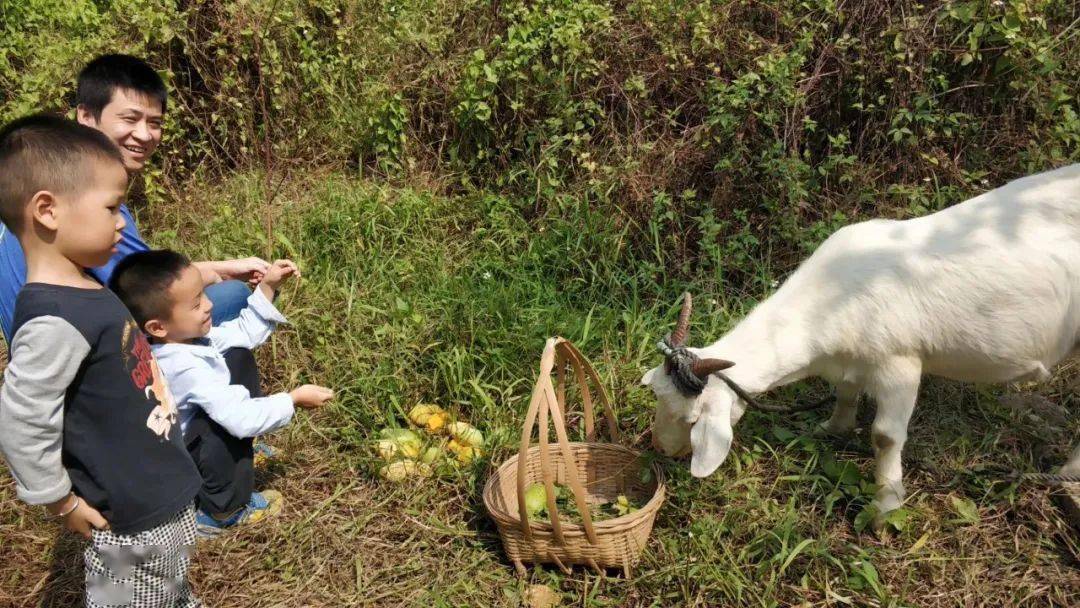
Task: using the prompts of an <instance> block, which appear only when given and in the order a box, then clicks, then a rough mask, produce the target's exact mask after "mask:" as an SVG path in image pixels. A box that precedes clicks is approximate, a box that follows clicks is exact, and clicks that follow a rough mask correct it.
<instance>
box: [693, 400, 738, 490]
mask: <svg viewBox="0 0 1080 608" xmlns="http://www.w3.org/2000/svg"><path fill="white" fill-rule="evenodd" d="M732 435H733V432H732V429H731V416H728V415H718V414H717V413H716V412H710V411H708V410H707V409H706V411H705V412H704V413H703V414H702V415H701V416H699V417H698V419H697V422H695V423H694V426H693V427H691V428H690V447H692V448H693V450H694V455H693V457H691V459H690V474H691V475H693V476H694V477H708V476H709V475H712V474H713V472H714V471H716V469H717V468H718V467H719V466H720V465H721V464H723V463H724V460H726V459H727V455H728V452H729V451H731V438H732Z"/></svg>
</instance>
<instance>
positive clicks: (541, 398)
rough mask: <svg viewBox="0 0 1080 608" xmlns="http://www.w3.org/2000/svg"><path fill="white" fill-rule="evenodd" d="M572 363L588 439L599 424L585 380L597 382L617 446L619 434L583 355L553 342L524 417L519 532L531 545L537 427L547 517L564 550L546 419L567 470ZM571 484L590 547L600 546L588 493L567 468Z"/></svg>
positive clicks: (548, 344) (572, 468)
mask: <svg viewBox="0 0 1080 608" xmlns="http://www.w3.org/2000/svg"><path fill="white" fill-rule="evenodd" d="M568 362H569V364H570V366H571V367H572V368H573V370H574V375H575V377H576V379H577V381H578V382H579V384H580V386H581V395H582V405H583V410H584V417H585V435H586V438H587V440H588V441H595V435H596V433H595V420H594V414H593V405H592V395H591V393H590V391H589V386H588V384H587V383H586V381H585V378H586V376H588V377H589V379H591V380H592V381H593V383H594V384H595V386H596V389H597V392H598V394H599V398H600V403H601V405H602V407H603V409H604V418H605V419H606V420H607V426H608V431H609V433H610V434H611V436H612V439H613V440H616V441H618V439H619V432H618V426H617V424H616V422H615V415H614V411H613V410H612V408H611V402H610V400H609V399H608V396H607V392H606V391H605V390H604V386H603V384H602V383H601V382H600V377H599V375H598V374H597V373H596V370H595V369H594V368H593V367H592V365H590V364H589V362H588V361H587V360H586V359H585V358H584V357H583V356H582V355H581V352H580V351H578V349H577V348H575V347H574V345H573V344H571V343H570V342H568V341H566V340H564V339H563V338H560V337H555V338H550V339H548V341H547V342H546V343H545V345H544V352H543V354H542V355H541V357H540V375H539V376H538V378H537V381H536V385H535V387H533V393H532V398H531V399H530V401H529V409H528V412H527V413H526V414H525V424H524V426H523V427H522V432H521V448H520V451H519V453H518V476H517V495H518V515H519V517H520V519H521V530H522V534H524V536H525V538H526V540H529V541H531V540H532V530H531V529H530V527H529V515H528V510H527V509H526V507H525V477H526V471H527V464H528V462H527V460H526V457H527V454H528V450H529V442H530V439H531V438H532V429H533V427H534V426H535V425H536V424H537V422H539V428H538V429H537V435H538V440H539V441H538V443H539V445H540V473H541V477H542V478H543V482H544V489H545V490H546V491H547V507H548V513H550V514H551V526H552V531H553V532H554V535H555V540H556V542H558V543H559V544H560V545H565V544H566V540H565V538H564V536H563V531H562V522H561V521H560V519H559V513H558V508H557V507H556V505H555V483H554V476H553V475H552V470H551V462H550V456H549V454H548V449H547V446H548V440H549V433H550V430H549V428H548V415H549V414H550V416H551V421H552V425H553V426H554V427H555V436H556V441H557V442H558V445H559V450H560V451H561V452H562V457H563V460H564V462H566V463H567V464H568V465H569V464H571V463H573V456H572V453H571V451H570V440H569V437H568V434H567V432H566V421H565V412H566V386H565V370H566V364H567V363H568ZM556 367H557V370H558V371H557V379H558V389H556V388H555V387H554V386H552V383H551V372H552V369H553V368H556ZM566 476H567V482H568V484H569V486H570V490H571V491H572V492H573V494H574V502H575V503H576V504H577V507H578V511H579V512H580V513H581V515H582V524H583V526H584V528H585V535H586V536H587V537H588V539H589V542H590V543H592V544H594V545H595V544H597V537H596V529H595V527H594V526H593V521H592V516H591V515H590V514H589V508H588V503H587V502H586V500H585V496H586V494H585V488H584V486H583V485H582V484H581V480H580V479H579V478H578V472H577V467H575V466H567V467H566Z"/></svg>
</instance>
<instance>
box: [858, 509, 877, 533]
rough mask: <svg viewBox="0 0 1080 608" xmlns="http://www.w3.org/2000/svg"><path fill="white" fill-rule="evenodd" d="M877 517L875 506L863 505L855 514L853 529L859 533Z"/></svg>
mask: <svg viewBox="0 0 1080 608" xmlns="http://www.w3.org/2000/svg"><path fill="white" fill-rule="evenodd" d="M875 517H877V507H875V506H873V505H872V504H870V505H866V506H865V507H863V510H862V511H859V514H858V515H856V516H855V531H856V532H859V533H861V532H862V531H863V530H865V529H866V527H867V526H869V525H870V523H871V522H872V521H874V518H875Z"/></svg>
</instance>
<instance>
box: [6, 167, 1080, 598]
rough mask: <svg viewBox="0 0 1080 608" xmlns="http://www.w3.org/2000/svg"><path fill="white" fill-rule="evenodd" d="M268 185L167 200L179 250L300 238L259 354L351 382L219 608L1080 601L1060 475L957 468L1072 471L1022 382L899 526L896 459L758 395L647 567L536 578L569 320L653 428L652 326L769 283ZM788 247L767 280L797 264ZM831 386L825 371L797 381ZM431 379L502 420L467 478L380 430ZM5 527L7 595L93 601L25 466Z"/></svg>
mask: <svg viewBox="0 0 1080 608" xmlns="http://www.w3.org/2000/svg"><path fill="white" fill-rule="evenodd" d="M263 183H264V180H263V179H262V177H261V176H259V175H240V176H238V177H236V178H235V179H233V180H232V181H230V182H228V183H226V184H224V185H222V186H215V187H210V186H206V185H194V186H191V189H190V190H189V191H187V192H182V193H175V195H176V196H175V199H176V200H175V202H174V203H172V204H170V205H169V206H167V207H165V206H158V207H154V208H151V209H147V210H143V211H142V212H141V216H142V217H141V221H142V225H143V226H144V232H145V233H146V234H149V235H151V236H152V241H153V242H154V243H155V244H156V245H159V246H172V247H177V248H180V249H182V250H184V251H185V252H187V253H189V254H191V255H192V256H194V257H196V258H221V257H227V256H239V255H246V254H259V255H264V256H271V257H272V256H288V257H291V258H293V259H294V260H296V261H297V262H298V263H299V264H300V265H301V267H302V269H303V272H304V277H303V279H302V280H301V281H300V282H298V283H296V284H294V285H292V286H287V287H286V288H285V290H284V292H283V295H282V299H281V301H280V302H281V304H280V305H281V307H282V308H283V310H284V312H285V313H286V314H287V316H289V317H290V319H291V321H292V325H290V326H289V327H288V328H285V329H283V330H282V331H280V332H279V333H278V334H277V335H276V337H275V338H274V339H273V340H272V342H271V343H270V344H268V345H267V346H265V347H263V349H261V350H260V352H259V357H260V359H261V362H262V364H263V368H264V370H265V373H264V383H265V384H266V386H267V388H269V389H271V390H277V389H283V388H287V387H292V386H294V385H296V384H298V383H301V382H318V383H323V384H327V385H329V386H332V387H334V388H335V389H337V391H338V394H339V397H338V399H336V401H335V403H334V405H333V406H332V407H329V408H327V409H326V410H325V411H322V412H317V413H313V414H300V415H298V416H297V417H296V419H295V421H294V423H293V425H292V426H291V427H290V428H288V429H286V430H285V431H282V432H280V433H279V434H277V435H276V436H275V437H273V438H272V439H271V442H272V443H273V444H274V445H275V446H278V447H279V448H281V449H282V450H283V453H284V456H283V457H282V459H281V461H280V462H277V463H275V464H274V465H273V466H272V467H271V468H270V469H269V470H268V471H267V472H265V473H264V474H263V477H262V482H263V483H264V484H265V485H266V486H267V487H274V488H276V489H280V490H281V491H283V492H284V493H285V495H286V499H287V501H288V503H287V511H286V514H285V515H284V516H283V517H281V518H280V519H279V520H276V521H275V522H273V523H272V524H270V525H266V526H260V527H259V528H257V529H250V530H242V531H237V532H236V533H235V534H230V535H227V536H225V537H223V538H221V539H217V540H214V541H210V542H206V543H203V544H200V545H199V548H198V551H197V553H196V561H195V566H194V568H193V571H192V574H191V579H192V580H193V581H194V582H195V585H196V586H197V588H198V590H199V593H200V595H201V596H202V597H203V599H204V600H206V601H207V603H208V605H211V606H347V605H348V606H352V605H362V606H368V605H370V606H454V607H457V606H517V605H520V604H521V597H522V594H523V593H524V591H525V589H526V588H527V586H528V585H529V584H533V583H541V584H546V585H549V586H551V587H552V588H554V589H555V590H557V591H558V592H559V593H561V594H562V596H563V599H564V603H565V605H568V606H569V605H574V606H596V607H599V606H719V605H739V606H788V605H807V606H809V605H852V606H878V605H880V606H976V605H994V606H1013V605H1020V604H1032V605H1070V604H1072V605H1076V603H1077V600H1078V598H1080V576H1078V574H1077V570H1076V568H1077V565H1078V563H1080V543H1078V542H1077V533H1076V532H1075V531H1073V530H1071V529H1070V528H1068V525H1067V524H1066V523H1065V522H1064V521H1063V520H1062V519H1061V517H1060V515H1059V513H1058V512H1057V511H1056V510H1055V509H1054V508H1053V506H1052V504H1051V501H1050V493H1049V491H1047V490H1044V489H1039V488H1034V487H1026V486H1025V487H1020V488H1017V487H1015V486H1014V485H1012V484H1008V483H1004V482H995V481H994V480H993V479H992V478H989V477H986V476H981V475H976V474H965V473H958V472H957V471H958V470H960V469H972V468H978V467H980V466H989V465H1001V466H1009V467H1016V468H1022V469H1046V468H1049V467H1050V466H1053V465H1055V464H1058V463H1059V462H1060V461H1061V460H1062V459H1063V457H1064V454H1065V452H1066V450H1067V449H1068V447H1069V441H1070V440H1071V439H1072V438H1073V437H1075V436H1076V435H1077V433H1076V431H1077V430H1078V427H1080V418H1078V417H1077V416H1076V415H1075V414H1073V415H1071V416H1068V417H1067V422H1066V424H1065V425H1064V426H1063V430H1062V431H1061V432H1056V433H1055V432H1050V431H1047V430H1046V428H1044V425H1040V424H1037V421H1035V422H1033V421H1031V420H1029V419H1028V418H1026V417H1021V416H1017V415H1015V414H1012V413H1010V412H1009V411H1008V410H1006V409H1003V408H1002V407H1000V406H999V405H998V404H997V399H996V396H997V394H998V393H997V392H995V391H991V390H988V389H984V388H979V387H971V386H964V385H956V384H952V383H945V382H939V381H933V380H931V381H929V382H928V383H927V385H926V387H925V389H924V391H923V397H922V400H921V403H920V406H919V408H918V409H917V410H916V414H915V420H914V421H913V423H912V438H911V441H910V443H909V448H908V450H907V454H908V456H910V457H911V458H912V459H913V460H915V461H918V463H919V464H921V465H923V466H922V467H912V466H909V467H908V469H907V471H906V475H905V480H906V483H907V487H908V490H909V494H910V500H909V503H908V505H907V506H906V507H905V513H904V517H902V518H899V519H898V520H897V524H898V526H899V527H900V528H901V529H900V530H897V531H894V533H893V534H892V535H891V537H889V538H888V539H885V540H880V539H878V538H876V537H874V536H873V535H872V534H870V533H869V532H868V531H862V532H860V531H859V529H860V528H861V525H862V521H861V519H860V518H859V513H860V512H862V509H863V507H864V506H865V505H866V504H867V503H868V501H869V498H870V496H871V493H872V492H871V490H872V488H871V487H870V482H871V480H870V479H868V477H867V475H868V474H869V472H870V470H871V468H872V467H871V461H870V459H869V458H868V457H867V456H865V455H864V454H862V453H861V452H862V450H855V451H852V452H842V453H839V454H835V453H834V446H832V445H831V444H828V443H823V442H821V441H818V440H815V439H813V438H811V437H809V436H808V434H807V431H808V429H810V428H811V427H812V426H813V424H814V423H815V422H816V421H817V420H818V419H819V418H820V417H821V416H822V415H823V414H820V413H805V414H799V415H796V416H794V417H789V418H785V417H781V416H778V415H773V414H760V413H751V414H749V415H748V416H747V417H746V418H745V419H744V421H743V422H742V423H741V424H740V426H739V427H738V428H737V431H736V435H737V436H736V445H735V447H734V448H733V451H732V454H731V457H730V458H729V459H728V461H727V462H726V463H725V464H724V466H723V467H721V469H720V470H719V471H718V473H717V474H715V475H714V476H712V477H710V478H708V479H706V480H695V479H692V478H691V477H690V475H689V472H688V470H687V467H686V465H685V463H682V462H676V461H670V460H663V459H662V460H661V462H662V463H663V466H664V468H665V470H666V472H667V475H668V480H669V498H668V500H667V502H666V503H665V505H664V506H663V508H662V509H661V511H660V514H659V517H658V520H657V523H656V528H655V530H654V533H653V537H652V539H651V541H650V544H649V546H648V547H647V548H646V551H645V556H644V561H643V563H642V564H641V565H640V566H639V567H638V568H637V569H636V570H635V573H634V576H633V577H632V578H630V579H629V580H627V579H624V578H622V577H621V576H620V575H619V574H618V573H617V572H614V571H612V572H610V573H609V574H608V575H607V576H606V577H599V576H597V575H595V574H593V573H590V572H588V571H585V570H580V569H578V570H575V571H574V573H573V574H572V575H563V574H561V573H559V572H558V571H557V570H555V569H553V568H536V569H533V570H531V571H530V574H529V577H528V579H527V580H518V579H517V578H516V577H515V576H514V571H513V567H512V566H511V565H510V564H509V563H508V562H507V560H506V558H505V557H504V555H503V554H502V551H501V546H500V543H499V539H498V536H497V533H496V532H495V529H494V525H493V523H492V522H491V521H490V520H489V519H488V518H487V516H486V514H485V513H484V511H483V507H482V505H481V502H480V488H481V487H482V484H483V482H484V480H486V479H487V477H488V475H489V474H490V472H491V471H492V470H493V468H494V467H495V466H497V465H498V464H499V463H501V462H502V461H503V460H504V459H506V458H507V457H509V456H510V455H511V454H513V452H514V450H515V449H516V448H515V444H516V441H517V435H518V433H519V432H520V424H521V423H522V417H523V414H524V410H525V407H526V405H527V398H528V394H529V391H530V389H531V386H532V382H533V380H534V377H535V374H536V366H537V364H538V359H539V354H540V351H541V348H542V345H543V341H544V339H545V338H546V337H548V336H551V335H555V334H558V335H562V336H565V337H567V338H568V339H570V340H572V341H574V342H575V343H576V344H578V345H579V346H580V348H581V350H582V351H583V352H584V353H585V354H586V356H588V357H589V358H590V359H591V360H592V361H593V363H594V364H595V365H596V367H597V368H598V370H599V371H600V373H601V375H602V377H603V378H604V380H605V382H606V384H607V386H608V387H609V388H610V389H611V391H612V394H613V397H614V402H615V404H616V410H617V412H618V415H619V419H620V424H621V427H622V429H623V431H624V432H625V435H626V436H627V437H629V438H630V439H631V440H632V441H637V442H639V445H638V447H643V445H641V439H640V438H641V436H642V434H643V433H644V432H645V431H646V430H647V429H648V426H649V424H650V422H651V408H652V405H653V398H652V396H651V394H649V393H648V392H647V391H646V390H645V389H643V388H641V387H639V386H638V384H637V381H638V379H639V377H640V375H641V373H642V372H643V371H644V370H645V369H647V368H648V367H651V366H652V365H654V364H655V363H656V355H655V353H654V351H653V347H652V345H653V344H654V342H655V340H656V338H657V337H658V336H660V335H662V333H663V332H665V331H667V330H668V328H669V327H670V324H671V323H672V321H673V317H674V313H675V308H674V306H675V304H676V299H677V296H678V294H679V293H681V291H682V290H683V289H687V288H689V289H691V290H692V291H694V293H695V294H696V295H697V296H698V298H697V301H698V302H699V305H698V308H697V312H696V317H695V325H694V336H695V337H694V338H693V339H694V340H695V341H696V342H697V343H701V342H704V341H706V340H709V339H715V338H716V337H718V336H719V335H720V334H721V333H722V332H723V331H724V330H725V329H726V328H728V327H730V326H731V324H732V323H733V322H734V321H735V320H737V319H738V318H739V316H741V315H742V314H743V313H744V312H745V311H746V310H747V309H748V308H749V307H750V306H751V305H752V304H753V301H754V299H756V298H760V297H762V296H763V295H765V294H750V295H746V294H732V293H725V292H717V291H716V289H715V287H714V285H715V284H714V283H712V282H711V281H710V282H703V283H701V284H689V285H687V284H683V283H681V282H677V281H675V280H673V279H670V278H669V277H667V276H665V275H664V273H663V271H662V270H660V268H662V265H658V264H654V263H649V262H650V255H651V254H650V252H649V248H648V247H644V248H642V249H637V248H635V247H633V246H632V245H631V244H630V243H629V242H628V241H627V240H626V239H625V238H624V236H625V234H626V231H627V228H626V226H620V225H618V223H617V222H615V221H614V220H613V219H611V218H608V217H604V216H601V215H598V214H586V213H570V214H566V215H567V217H574V218H575V219H574V220H573V221H569V220H563V219H561V217H562V215H561V214H559V213H557V212H550V213H548V214H544V215H539V216H532V214H530V213H523V212H522V207H521V206H519V205H518V204H516V203H515V202H514V201H509V200H505V199H502V198H499V197H495V196H489V195H482V194H476V195H468V196H460V197H456V198H449V197H445V196H436V195H431V194H428V193H426V192H423V191H419V190H409V189H394V188H391V187H387V186H380V185H374V184H371V183H368V182H364V181H355V180H350V179H348V178H345V177H341V176H338V175H323V176H313V177H311V178H308V179H306V180H294V181H292V182H290V183H287V184H286V185H285V187H284V188H283V189H282V191H281V194H280V195H279V196H278V197H277V198H276V199H274V200H273V201H272V204H269V205H268V204H267V201H266V200H265V197H264V193H263V191H262V185H263ZM268 214H269V215H268ZM529 216H532V219H529V220H526V219H523V218H525V217H529ZM208 218H209V219H208ZM268 227H269V230H268ZM268 232H269V235H268ZM652 261H655V259H653V260H652ZM760 268H761V271H760V272H761V274H762V277H763V281H762V284H764V285H768V281H769V280H771V279H774V278H778V277H774V276H772V272H771V271H770V270H769V268H768V267H767V266H766V265H764V264H761V265H760ZM1074 376H1075V373H1074V372H1073V370H1072V369H1071V365H1067V366H1066V369H1065V370H1064V371H1063V372H1062V373H1061V374H1059V377H1058V378H1057V379H1056V380H1055V381H1054V382H1052V383H1050V384H1049V385H1046V386H1043V387H1039V390H1040V392H1042V393H1044V394H1046V395H1048V396H1049V397H1050V398H1051V399H1052V400H1055V401H1058V402H1060V403H1066V404H1067V403H1068V402H1069V401H1070V400H1071V392H1070V389H1069V388H1068V381H1069V380H1070V379H1071V378H1072V377H1074ZM825 390H827V389H826V387H825V386H824V385H822V384H817V383H809V384H806V385H800V386H797V387H793V388H791V389H790V390H787V391H785V392H784V395H783V397H786V398H794V397H795V396H796V395H797V393H799V392H803V391H805V392H811V393H814V394H821V393H823V392H824V391H825ZM418 401H429V402H437V403H439V404H441V405H443V406H444V407H445V408H447V409H449V410H451V411H453V412H455V413H457V414H459V415H461V416H463V417H465V418H467V419H468V420H470V421H471V422H472V423H474V424H475V425H477V426H478V427H480V428H481V429H482V430H483V431H484V433H485V435H486V436H487V438H488V439H489V442H490V444H491V445H490V450H489V454H488V457H487V458H485V459H483V460H482V461H481V462H478V463H477V464H476V465H475V467H472V468H466V469H463V470H461V471H460V472H459V473H458V474H456V475H451V476H448V477H442V478H437V479H431V480H416V481H409V482H406V483H403V484H392V483H389V482H383V481H381V480H379V479H378V477H377V475H376V471H377V469H378V465H379V461H378V460H377V457H376V456H375V455H374V454H373V452H372V451H371V450H370V448H369V446H368V441H369V439H370V437H371V436H372V435H373V434H374V433H375V432H376V431H377V430H378V429H379V428H381V427H383V426H387V425H402V424H405V417H404V413H405V412H406V411H407V410H408V408H409V407H411V406H412V405H413V404H414V403H416V402H418ZM864 409H866V406H864ZM865 413H866V412H864V414H865ZM864 418H865V416H864ZM857 443H859V442H857ZM860 445H861V447H862V448H863V449H865V448H866V447H867V445H868V444H867V442H865V441H862V442H861V444H860ZM0 537H2V539H3V544H2V548H0V563H3V564H4V565H5V566H4V567H3V568H2V569H0V605H15V606H31V605H37V604H38V603H39V602H40V603H43V604H44V605H49V606H63V605H69V604H71V603H73V601H74V599H73V598H77V597H78V596H79V593H80V592H81V570H80V567H81V566H80V563H81V557H80V555H79V554H78V552H77V543H75V542H73V541H72V539H71V538H70V537H59V538H60V540H59V541H58V540H57V539H58V535H57V533H56V530H55V528H54V525H53V524H52V522H49V521H46V520H44V519H43V518H41V517H39V515H38V513H37V511H36V510H33V509H29V508H27V507H25V506H24V505H21V504H19V503H17V501H15V499H14V491H13V487H12V482H11V481H10V476H8V475H7V474H6V473H5V474H4V476H3V482H2V485H0ZM54 564H55V565H56V566H57V567H54ZM50 569H52V570H54V571H56V574H53V575H50V574H49V572H50Z"/></svg>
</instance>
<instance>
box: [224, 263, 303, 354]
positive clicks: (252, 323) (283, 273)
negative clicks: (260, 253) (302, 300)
mask: <svg viewBox="0 0 1080 608" xmlns="http://www.w3.org/2000/svg"><path fill="white" fill-rule="evenodd" d="M292 276H297V277H299V276H300V270H299V269H298V268H297V267H296V264H294V263H293V262H291V261H289V260H277V261H275V262H274V263H273V264H271V265H270V269H269V270H268V271H267V272H266V275H265V276H263V279H262V282H260V283H259V286H258V287H256V288H255V293H253V294H251V297H250V298H248V305H247V306H246V307H245V308H244V309H243V310H242V311H240V316H239V317H237V318H235V319H233V320H231V321H226V322H225V323H222V324H221V325H219V326H217V327H215V328H213V329H211V330H210V334H209V336H208V337H209V338H210V341H211V342H212V343H213V344H214V347H215V348H217V349H218V351H219V352H225V351H226V350H228V349H230V348H233V347H241V348H249V349H250V348H255V347H256V346H259V345H260V344H262V343H263V342H266V340H267V339H268V338H269V337H270V334H271V333H273V331H274V329H275V328H276V327H277V325H278V324H279V323H286V322H287V320H286V319H285V317H284V316H283V315H282V314H281V313H280V312H279V311H278V309H277V308H275V307H274V305H273V303H272V302H273V301H274V295H275V294H276V292H277V288H278V285H280V284H281V283H282V281H284V280H285V279H287V278H289V277H292Z"/></svg>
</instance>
